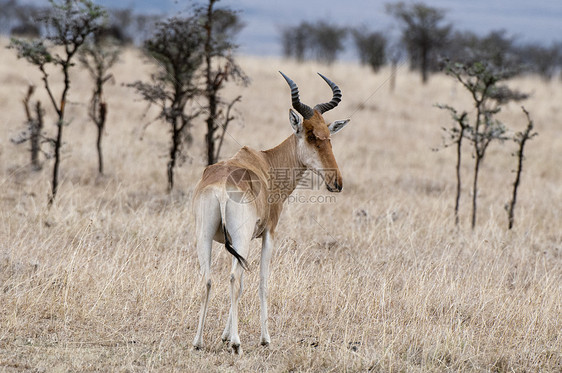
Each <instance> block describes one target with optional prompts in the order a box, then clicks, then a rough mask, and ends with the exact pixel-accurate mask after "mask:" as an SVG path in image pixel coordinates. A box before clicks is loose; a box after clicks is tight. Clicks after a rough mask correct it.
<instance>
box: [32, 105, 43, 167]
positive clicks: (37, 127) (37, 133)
mask: <svg viewBox="0 0 562 373" xmlns="http://www.w3.org/2000/svg"><path fill="white" fill-rule="evenodd" d="M35 115H36V118H35V120H33V121H32V122H31V133H30V139H29V140H30V142H31V165H32V166H33V169H34V170H35V171H39V170H40V169H41V163H40V162H39V152H40V151H41V131H42V130H43V108H41V101H37V103H36V104H35Z"/></svg>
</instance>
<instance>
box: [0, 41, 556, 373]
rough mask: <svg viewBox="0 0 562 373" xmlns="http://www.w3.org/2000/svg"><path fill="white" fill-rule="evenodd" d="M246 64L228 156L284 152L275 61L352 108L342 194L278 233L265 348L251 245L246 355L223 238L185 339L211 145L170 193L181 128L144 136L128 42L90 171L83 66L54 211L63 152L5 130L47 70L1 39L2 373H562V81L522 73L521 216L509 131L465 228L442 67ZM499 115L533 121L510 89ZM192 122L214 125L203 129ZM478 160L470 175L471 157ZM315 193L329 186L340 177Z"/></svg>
mask: <svg viewBox="0 0 562 373" xmlns="http://www.w3.org/2000/svg"><path fill="white" fill-rule="evenodd" d="M5 44H6V42H5V41H3V42H2V45H1V46H0V47H1V48H2V49H3V47H4V45H5ZM241 62H242V65H243V67H244V68H245V70H246V72H247V73H248V74H249V75H250V77H251V78H252V79H253V83H252V85H251V86H250V87H249V88H245V89H241V88H233V89H232V93H231V94H232V95H234V94H236V93H238V92H239V91H241V93H242V94H243V97H244V98H243V102H242V103H241V105H240V106H239V107H238V109H239V111H240V113H241V115H242V118H243V119H242V120H241V121H239V122H237V123H234V124H233V125H232V127H231V128H230V130H229V133H230V135H231V137H227V139H226V140H227V141H226V144H225V148H224V154H225V155H230V154H233V153H234V152H235V151H236V149H237V148H238V147H239V146H240V145H239V144H242V145H249V146H252V147H255V148H262V149H263V148H268V147H272V146H274V145H276V144H277V143H278V142H280V141H281V140H283V139H284V138H285V137H286V136H288V135H289V134H290V131H291V130H290V126H289V123H288V118H287V110H288V105H289V92H288V88H287V86H286V83H285V82H284V80H283V79H282V78H281V77H280V76H279V75H278V73H277V70H279V69H281V70H283V71H284V72H286V73H287V74H288V75H289V76H291V77H292V78H293V79H294V80H295V81H296V82H297V83H298V84H299V86H300V87H301V93H302V95H301V97H302V99H303V101H305V102H308V103H310V104H314V103H316V102H318V101H324V100H326V99H327V98H329V90H328V88H327V87H326V85H325V84H324V83H323V82H322V80H321V79H320V78H319V77H317V76H315V72H316V71H317V70H320V71H322V72H323V73H325V74H326V75H327V76H329V77H331V78H332V79H334V81H336V82H338V83H339V84H340V86H341V88H342V90H343V93H344V99H343V102H342V104H341V105H340V107H338V108H337V109H336V110H333V111H332V112H330V113H329V114H328V115H327V117H328V118H327V119H329V120H333V119H343V118H345V117H346V116H347V117H348V116H351V117H352V123H351V124H350V125H349V126H348V127H347V128H346V129H345V130H344V131H342V132H341V133H339V134H338V135H337V136H336V137H335V138H334V148H335V153H336V157H337V159H338V163H339V165H340V168H341V170H342V172H343V176H344V186H345V187H344V191H343V192H342V193H341V194H338V195H337V196H336V201H331V202H329V203H292V204H289V205H287V206H286V210H285V212H284V216H283V217H282V220H281V223H280V226H279V228H278V235H277V239H276V250H275V251H274V258H273V263H272V273H271V281H270V284H271V285H270V294H271V296H270V332H271V334H272V344H271V346H270V347H269V348H262V347H261V346H259V312H258V307H259V302H258V298H257V283H258V277H259V276H258V272H259V270H258V263H259V258H258V255H259V250H258V243H254V246H253V247H252V250H251V255H250V258H249V260H250V263H251V264H250V271H249V272H248V273H247V275H246V281H245V285H246V290H245V293H244V296H243V297H242V301H241V319H240V329H241V331H240V334H241V335H240V336H241V339H242V344H243V346H244V350H245V354H244V356H243V357H241V358H238V357H236V356H232V355H230V354H229V353H228V352H227V350H226V348H225V347H224V346H223V345H222V343H221V341H220V333H221V331H222V328H223V326H224V325H223V323H224V322H225V321H226V316H227V312H228V296H227V294H228V291H227V282H228V281H227V276H228V270H229V263H230V258H229V256H228V254H227V253H226V252H225V250H224V249H223V248H222V247H220V246H218V245H217V246H216V248H215V250H214V254H213V270H214V274H215V279H216V280H215V283H216V284H217V286H216V287H215V288H214V289H215V291H214V293H213V295H212V299H211V306H210V313H209V317H208V323H207V327H206V333H205V337H206V339H205V342H206V345H207V348H206V349H205V350H203V351H199V352H194V351H192V350H191V341H192V339H193V337H194V334H195V328H196V322H197V314H198V311H199V299H200V292H201V289H202V287H201V282H200V278H199V273H198V264H197V262H196V254H195V251H194V242H193V239H192V237H193V219H192V217H191V214H190V207H189V204H190V197H191V192H192V190H193V187H194V184H195V180H197V178H198V177H199V175H200V174H201V171H202V169H203V155H204V149H203V147H202V144H201V143H199V142H198V143H196V144H195V145H194V146H193V147H192V148H191V149H190V150H189V154H188V159H187V162H186V163H185V164H184V165H183V166H182V167H181V168H180V169H179V170H178V177H177V191H175V192H174V193H172V195H167V194H166V193H165V188H166V180H165V156H166V147H167V132H166V131H165V128H164V127H163V126H164V125H163V124H161V123H154V124H151V125H150V126H148V127H147V128H146V130H143V126H144V125H145V124H146V123H147V122H149V120H150V118H151V115H152V112H149V116H148V117H147V118H144V117H143V113H144V112H145V106H144V104H143V103H141V102H139V101H138V100H137V97H135V95H134V93H133V92H132V91H131V90H130V89H128V88H126V87H124V86H123V85H122V83H128V82H131V81H133V80H135V79H137V78H138V77H139V76H146V75H147V74H148V71H149V70H150V69H149V67H148V66H147V65H143V64H141V63H140V62H139V55H138V53H137V52H135V51H128V52H127V53H126V54H125V56H124V58H123V61H122V63H121V64H119V66H117V67H116V69H115V75H116V77H117V82H116V84H115V85H113V86H111V87H109V88H108V92H107V97H108V99H109V100H111V101H110V109H109V110H110V112H109V118H108V130H107V136H106V138H105V140H104V141H105V151H106V153H105V154H106V169H107V173H108V174H107V176H104V177H98V176H97V175H96V163H95V162H96V157H95V147H94V141H95V140H94V134H95V128H94V126H93V125H92V124H91V123H90V122H89V121H88V119H87V117H86V115H85V113H86V107H85V103H86V102H87V100H88V98H89V95H90V89H91V88H90V83H89V80H88V77H87V75H85V74H84V73H83V72H79V71H77V70H75V71H74V79H73V85H72V92H71V99H72V100H73V105H72V106H71V107H70V115H69V117H71V118H73V121H72V123H71V124H70V126H69V127H68V128H67V129H66V133H65V139H66V145H65V151H64V159H63V163H62V173H61V178H62V181H63V183H62V185H61V188H60V191H59V196H58V197H59V198H58V200H57V201H56V203H55V205H54V206H53V207H52V208H51V209H50V210H48V209H47V208H46V204H47V203H46V202H47V196H48V190H49V180H50V166H49V165H48V162H47V163H46V167H45V169H44V170H43V171H41V172H39V173H34V172H32V171H30V167H29V165H28V154H27V152H26V151H25V146H19V147H17V146H15V145H13V144H11V143H10V141H9V139H10V137H12V136H13V135H14V134H16V133H17V131H18V129H19V128H20V126H21V123H22V122H23V120H24V118H23V110H22V107H21V103H20V100H21V98H22V97H23V95H24V93H25V89H26V83H27V81H28V80H31V81H33V82H36V83H37V84H38V83H40V81H39V79H38V74H37V73H36V72H35V71H34V69H33V68H31V67H30V66H28V65H27V64H26V63H25V62H23V61H17V60H16V58H15V57H14V53H13V52H11V51H6V50H4V52H3V53H2V54H1V55H0V82H1V87H2V88H1V90H0V107H1V108H2V117H1V119H0V121H1V123H0V124H1V126H0V175H1V177H0V185H1V188H2V189H1V194H0V237H1V238H2V239H1V240H0V285H1V289H2V291H1V292H0V304H1V305H2V306H1V308H0V370H2V371H8V372H12V371H13V372H15V371H80V372H82V371H96V370H98V371H133V372H134V371H152V370H153V371H166V372H167V371H172V370H176V371H205V372H206V371H275V372H284V371H367V370H371V371H420V372H421V371H424V372H425V371H447V370H451V371H498V372H503V371H560V370H562V336H561V335H560V333H561V330H562V317H561V315H562V233H561V222H562V219H561V218H562V216H561V211H562V205H561V201H562V187H561V184H562V168H561V167H560V165H561V164H562V153H561V152H560V149H562V136H561V135H562V130H561V128H560V118H561V114H562V113H561V112H560V106H559V103H560V102H562V87H560V84H559V82H557V81H556V82H552V83H544V82H542V81H540V80H538V79H535V78H524V79H519V80H517V81H515V82H514V83H513V84H514V85H515V86H517V87H519V88H521V89H523V90H526V91H531V92H533V97H532V98H531V99H530V100H528V102H527V103H526V104H525V106H526V107H527V109H528V110H529V111H530V112H531V114H532V116H533V118H534V119H535V122H536V128H537V130H538V131H539V132H540V136H539V137H538V138H537V139H535V140H533V141H532V142H531V143H530V144H529V146H528V153H527V160H526V163H525V170H524V174H523V181H522V186H521V190H520V202H519V203H518V205H517V208H516V226H515V229H514V231H513V232H508V231H507V230H506V226H507V214H506V213H505V211H504V210H503V205H504V203H505V202H507V201H508V199H509V193H510V189H509V188H510V184H511V183H512V178H513V174H512V173H510V170H511V169H512V168H513V167H514V166H515V159H514V158H511V157H509V153H510V149H512V147H513V146H514V145H513V144H504V145H503V146H499V145H496V146H495V147H494V148H493V149H491V150H490V154H489V158H488V159H487V161H486V163H485V165H484V169H483V170H482V177H483V180H482V184H481V193H482V194H481V196H480V199H479V201H480V213H479V216H478V227H477V229H476V231H475V232H473V233H472V232H470V230H469V228H468V214H469V190H468V189H466V190H465V191H464V195H463V199H462V201H461V203H462V205H461V209H462V215H461V218H462V222H463V226H462V228H461V229H460V230H459V231H456V230H455V229H454V227H453V225H452V203H453V194H454V168H453V167H454V160H453V157H454V154H453V150H452V149H450V150H449V149H447V150H443V151H440V152H432V151H431V148H433V147H436V146H439V145H440V144H441V131H440V127H441V126H443V125H447V124H448V118H447V114H446V113H444V112H441V111H439V110H438V109H436V108H434V107H433V106H432V105H433V104H435V103H437V102H441V103H450V104H454V105H457V106H459V107H463V106H464V107H468V105H470V101H469V99H468V98H467V97H465V96H464V93H463V92H462V90H461V89H460V88H458V87H457V85H456V84H455V83H454V82H453V81H452V79H450V78H447V77H443V76H435V77H433V78H432V79H431V81H430V83H429V85H427V86H426V87H422V86H421V85H420V84H419V78H418V77H417V76H415V75H412V74H410V73H409V72H407V71H406V68H402V69H401V70H400V72H399V77H398V82H397V91H396V92H395V93H394V94H390V93H389V92H388V86H387V85H385V84H384V81H385V79H386V77H387V75H388V71H385V72H383V73H380V74H378V75H373V74H372V73H370V72H369V71H368V70H367V69H364V68H360V67H357V66H354V65H350V64H337V65H334V66H330V67H326V66H317V65H315V64H305V65H302V66H300V65H296V64H294V63H293V62H288V61H283V60H277V59H255V58H247V59H246V58H244V59H241ZM39 91H41V90H39ZM371 94H373V96H372V97H371V99H370V100H367V98H368V97H370V96H371ZM366 100H367V101H366ZM44 102H45V104H46V103H47V102H46V101H44ZM50 114H52V113H50ZM503 115H504V116H505V118H506V120H508V121H509V123H512V124H513V126H514V127H517V128H523V126H524V125H525V123H524V117H523V115H522V113H521V112H520V109H519V108H518V107H517V106H516V105H514V106H510V107H508V108H507V110H506V111H505V113H504V114H503ZM49 118H52V115H51V116H50V117H49ZM47 123H49V121H47ZM48 130H50V131H52V130H53V126H52V125H50V124H48ZM195 132H196V133H195V136H196V139H198V140H199V139H202V136H203V131H202V126H199V128H198V129H197V130H196V131H195ZM141 137H142V140H141ZM238 143H239V144H238ZM468 158H469V155H468V153H467V159H468ZM464 171H465V176H464V177H465V180H467V181H468V180H469V178H470V176H471V172H470V169H469V168H468V164H467V167H466V169H465V170H464ZM467 186H468V183H467ZM300 194H302V195H303V196H305V197H306V196H309V195H314V196H316V195H326V196H328V192H326V191H325V190H319V191H312V192H308V191H300Z"/></svg>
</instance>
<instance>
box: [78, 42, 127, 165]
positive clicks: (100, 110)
mask: <svg viewBox="0 0 562 373" xmlns="http://www.w3.org/2000/svg"><path fill="white" fill-rule="evenodd" d="M119 51H120V49H119V46H118V45H117V44H116V42H115V40H114V39H113V38H108V37H103V36H102V35H100V34H99V33H98V34H96V37H95V38H94V40H93V41H90V42H88V43H87V44H86V45H85V46H84V48H82V50H81V52H80V56H79V57H80V62H81V63H82V65H84V66H85V67H86V69H87V70H88V72H89V73H90V76H91V78H92V80H93V81H94V90H93V93H92V98H91V100H90V112H89V116H90V119H92V121H93V122H94V124H95V125H96V128H97V130H98V134H97V140H96V149H97V152H98V172H99V174H100V175H103V153H102V138H103V132H104V129H105V121H106V118H107V102H106V101H105V98H104V95H103V87H104V85H105V83H107V82H108V81H109V80H111V79H112V78H113V75H112V74H110V73H109V69H110V68H111V67H112V66H113V65H114V64H115V62H117V60H118V59H119Z"/></svg>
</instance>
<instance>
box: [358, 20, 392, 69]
mask: <svg viewBox="0 0 562 373" xmlns="http://www.w3.org/2000/svg"><path fill="white" fill-rule="evenodd" d="M351 34H352V35H353V41H354V42H355V47H356V49H357V53H358V54H359V61H361V63H362V64H364V65H369V66H371V68H372V69H373V71H374V72H377V71H379V69H380V68H381V67H382V66H383V65H384V63H385V62H386V45H387V40H386V38H385V37H384V35H383V34H382V33H381V32H378V31H373V32H369V31H367V30H366V29H365V28H359V29H355V30H353V31H352V32H351Z"/></svg>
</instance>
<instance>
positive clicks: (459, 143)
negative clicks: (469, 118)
mask: <svg viewBox="0 0 562 373" xmlns="http://www.w3.org/2000/svg"><path fill="white" fill-rule="evenodd" d="M465 116H466V114H463V117H462V118H461V119H460V121H461V122H462V121H463V118H464V117H465ZM464 129H465V127H464V126H463V125H462V124H461V130H460V133H459V138H458V139H457V195H456V197H455V225H459V205H460V199H461V156H462V139H463V136H464Z"/></svg>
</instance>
